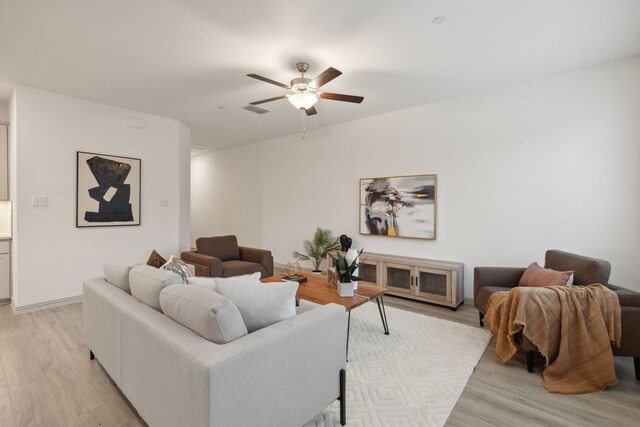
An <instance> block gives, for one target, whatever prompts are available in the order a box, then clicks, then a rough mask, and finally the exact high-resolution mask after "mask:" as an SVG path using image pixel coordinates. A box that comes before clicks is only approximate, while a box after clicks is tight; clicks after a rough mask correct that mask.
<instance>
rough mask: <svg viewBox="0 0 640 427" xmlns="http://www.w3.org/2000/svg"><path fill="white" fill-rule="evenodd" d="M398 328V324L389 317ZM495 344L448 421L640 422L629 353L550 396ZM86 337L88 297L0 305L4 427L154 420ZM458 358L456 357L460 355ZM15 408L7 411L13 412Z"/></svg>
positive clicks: (458, 314)
mask: <svg viewBox="0 0 640 427" xmlns="http://www.w3.org/2000/svg"><path fill="white" fill-rule="evenodd" d="M384 300H385V304H386V305H388V306H393V307H396V308H400V309H403V310H408V311H412V312H415V313H420V314H426V315H428V316H433V317H438V318H441V319H445V320H450V321H454V322H458V323H462V324H465V325H469V326H472V327H479V325H478V312H477V310H476V309H475V308H474V307H473V306H472V305H469V304H468V303H465V304H464V305H462V306H460V307H459V308H458V310H457V311H453V310H450V309H449V308H446V307H441V306H437V305H432V304H426V303H422V302H417V301H413V300H409V299H404V298H399V297H393V296H385V298H384ZM389 328H390V330H391V333H393V328H394V325H393V321H392V319H389ZM494 352H495V343H494V341H492V342H491V343H490V344H489V347H488V348H487V350H486V352H485V353H484V355H483V356H482V358H481V359H480V361H479V363H478V365H477V366H476V368H475V370H474V372H473V375H472V376H471V378H470V380H469V382H468V384H467V386H466V387H465V389H464V391H463V392H462V395H461V396H460V399H459V400H458V402H457V403H456V406H455V407H454V408H453V411H452V412H451V414H450V416H449V419H448V420H447V426H452V427H458V426H465V427H466V426H471V425H473V426H509V427H511V426H513V427H519V426H523V427H524V426H533V425H538V426H572V427H573V426H576V425H580V426H603V425H607V426H608V425H612V426H616V427H625V426H636V425H637V420H638V419H640V381H636V380H635V377H634V370H633V361H632V359H631V358H615V364H616V366H615V367H616V373H617V375H618V378H619V383H618V384H617V385H615V386H613V387H610V388H608V389H607V390H605V391H602V392H598V393H589V394H584V395H568V396H565V395H557V394H551V393H548V392H547V391H546V390H545V389H544V388H543V387H542V386H541V385H540V381H541V371H542V368H543V361H542V360H537V363H536V368H535V371H534V373H533V374H530V373H528V372H527V370H526V368H525V366H526V359H525V356H524V354H521V353H518V354H517V355H516V356H515V357H514V358H513V359H512V360H510V361H509V362H508V363H506V364H504V365H503V364H500V363H499V362H497V361H496V359H495V355H494ZM88 353H89V349H88V347H87V345H86V343H85V342H84V332H83V321H82V304H81V303H75V304H70V305H66V306H62V307H56V308H52V309H47V310H41V311H37V312H31V313H25V314H21V315H18V316H14V315H13V314H12V313H11V311H10V308H9V307H8V306H3V307H0V368H3V369H2V370H0V426H2V427H4V426H5V425H6V426H8V427H13V426H36V427H38V426H44V425H64V426H83V427H84V426H122V427H134V426H135V427H139V426H146V424H145V423H144V421H143V420H142V419H141V418H140V417H139V416H138V415H137V412H136V411H135V409H134V408H133V407H132V406H131V405H130V403H129V402H128V401H127V399H126V398H125V397H124V396H123V395H122V393H121V392H120V390H119V389H118V387H117V386H116V385H115V384H114V383H113V381H112V380H111V379H110V378H109V376H108V375H107V373H106V371H105V370H104V369H103V368H102V366H100V364H99V362H98V360H94V361H90V360H89V357H88ZM452 360H455V355H452ZM7 408H9V409H8V410H7Z"/></svg>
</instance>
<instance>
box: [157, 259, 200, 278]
mask: <svg viewBox="0 0 640 427" xmlns="http://www.w3.org/2000/svg"><path fill="white" fill-rule="evenodd" d="M160 268H161V269H162V270H167V271H172V272H174V273H176V274H179V275H180V277H182V283H187V279H188V278H189V277H191V276H193V273H192V272H191V269H190V268H189V266H188V265H187V264H186V263H185V262H184V261H182V260H181V259H180V258H178V257H177V256H175V255H173V254H172V255H171V257H170V258H169V261H167V262H166V263H165V264H164V265H163V266H162V267H160Z"/></svg>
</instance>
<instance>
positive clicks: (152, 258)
mask: <svg viewBox="0 0 640 427" xmlns="http://www.w3.org/2000/svg"><path fill="white" fill-rule="evenodd" d="M166 262H167V260H166V259H164V258H162V256H161V255H160V254H159V253H158V252H156V251H155V250H154V251H153V252H151V255H149V259H148V260H147V265H150V266H151V267H155V268H160V267H162V266H163V265H164V264H166Z"/></svg>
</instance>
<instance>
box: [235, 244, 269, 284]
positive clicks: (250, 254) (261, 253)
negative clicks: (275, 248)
mask: <svg viewBox="0 0 640 427" xmlns="http://www.w3.org/2000/svg"><path fill="white" fill-rule="evenodd" d="M240 259H241V260H242V261H247V262H255V263H257V264H261V265H262V266H263V267H264V269H265V270H266V271H267V273H268V275H267V276H266V277H271V276H273V256H272V255H271V251H268V250H266V249H257V248H248V247H246V246H240ZM263 279H264V277H263Z"/></svg>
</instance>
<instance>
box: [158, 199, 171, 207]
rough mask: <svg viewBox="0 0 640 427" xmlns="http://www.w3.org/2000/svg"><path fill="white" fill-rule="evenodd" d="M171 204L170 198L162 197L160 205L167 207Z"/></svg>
mask: <svg viewBox="0 0 640 427" xmlns="http://www.w3.org/2000/svg"><path fill="white" fill-rule="evenodd" d="M168 206H169V199H160V207H161V208H166V207H168Z"/></svg>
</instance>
